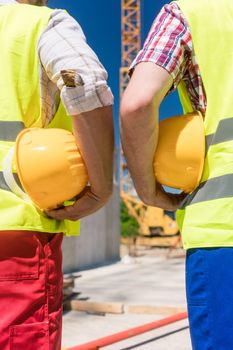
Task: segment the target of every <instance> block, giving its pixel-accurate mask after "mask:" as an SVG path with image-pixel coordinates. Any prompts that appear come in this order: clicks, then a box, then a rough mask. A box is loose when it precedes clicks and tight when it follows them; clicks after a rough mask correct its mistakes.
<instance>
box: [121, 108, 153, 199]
mask: <svg viewBox="0 0 233 350" xmlns="http://www.w3.org/2000/svg"><path fill="white" fill-rule="evenodd" d="M157 114H158V113H157V112H156V111H155V107H154V105H153V102H152V101H151V103H149V104H148V105H146V106H144V107H141V108H138V109H135V110H134V109H133V110H127V108H126V109H125V108H124V105H122V109H121V140H122V147H123V151H124V154H125V157H126V160H127V165H128V169H129V171H130V173H131V176H132V178H133V180H134V185H135V188H136V191H137V193H138V195H139V197H140V198H141V199H142V200H143V201H144V202H145V203H149V204H150V205H152V204H153V203H154V200H155V194H156V192H155V191H156V181H155V176H154V170H153V160H154V155H155V150H156V145H157V139H158V116H157Z"/></svg>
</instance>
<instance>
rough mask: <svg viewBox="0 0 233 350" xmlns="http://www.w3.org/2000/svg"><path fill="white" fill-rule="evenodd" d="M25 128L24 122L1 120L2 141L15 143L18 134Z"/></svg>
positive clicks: (0, 135) (0, 137)
mask: <svg viewBox="0 0 233 350" xmlns="http://www.w3.org/2000/svg"><path fill="white" fill-rule="evenodd" d="M24 128H25V126H24V124H23V123H22V122H9V121H3V120H0V140H2V141H15V139H16V137H17V135H18V133H19V132H20V131H22V130H23V129H24Z"/></svg>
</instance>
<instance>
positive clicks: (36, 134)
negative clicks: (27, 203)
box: [15, 128, 88, 210]
mask: <svg viewBox="0 0 233 350" xmlns="http://www.w3.org/2000/svg"><path fill="white" fill-rule="evenodd" d="M15 161H16V169H17V173H18V176H19V179H20V182H21V185H22V186H23V188H24V190H25V191H26V193H27V194H28V196H29V197H30V199H31V200H32V201H33V202H34V203H35V204H36V205H37V206H38V207H39V208H40V209H42V210H47V209H52V208H56V207H57V206H58V205H60V204H62V203H63V202H64V201H66V200H70V199H72V198H73V197H74V196H76V195H78V194H79V193H80V192H81V191H82V190H83V189H84V188H85V186H86V184H87V181H88V177H87V170H86V167H85V164H84V162H83V159H82V157H81V155H80V152H79V150H78V147H77V145H76V142H75V138H74V136H73V134H72V133H71V132H69V131H67V130H63V129H40V128H29V129H24V130H23V131H21V132H20V133H19V135H18V137H17V139H16V145H15Z"/></svg>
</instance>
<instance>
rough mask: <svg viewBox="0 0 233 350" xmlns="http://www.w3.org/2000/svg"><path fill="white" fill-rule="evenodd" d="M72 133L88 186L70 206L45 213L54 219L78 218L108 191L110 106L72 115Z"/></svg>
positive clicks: (111, 137) (110, 172) (102, 200)
mask: <svg viewBox="0 0 233 350" xmlns="http://www.w3.org/2000/svg"><path fill="white" fill-rule="evenodd" d="M71 118H72V126H73V133H74V136H75V138H76V142H77V145H78V147H79V149H80V152H81V154H82V157H83V159H84V161H85V164H86V167H87V172H88V179H89V183H90V186H88V187H87V188H86V189H85V190H84V192H83V193H82V194H81V196H79V197H78V199H77V201H76V202H75V204H74V205H72V206H69V207H66V208H63V209H58V210H53V211H50V212H49V213H48V215H50V216H52V217H53V218H55V219H58V220H63V219H70V220H78V219H80V218H82V217H84V216H87V215H89V214H92V213H94V212H95V211H96V210H98V209H99V208H101V207H102V206H103V205H104V204H105V203H106V202H107V200H108V199H109V197H110V196H111V193H112V183H113V151H114V129H113V116H112V107H111V106H107V107H101V108H97V109H94V110H92V111H89V112H85V113H82V114H80V115H77V116H72V117H71Z"/></svg>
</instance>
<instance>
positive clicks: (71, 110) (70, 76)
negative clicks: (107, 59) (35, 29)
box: [38, 10, 113, 120]
mask: <svg viewBox="0 0 233 350" xmlns="http://www.w3.org/2000/svg"><path fill="white" fill-rule="evenodd" d="M38 55H39V59H40V64H41V72H40V80H41V96H42V104H43V105H44V109H45V113H44V114H46V118H47V119H48V120H51V119H52V116H53V114H54V109H55V102H54V97H55V96H56V94H57V92H58V91H59V90H60V96H61V99H62V101H63V103H64V106H65V108H66V111H67V113H68V114H69V115H76V114H80V113H82V112H88V111H90V110H93V109H96V108H98V107H103V106H107V105H112V104H113V95H112V93H111V89H110V88H109V86H108V84H107V78H108V75H107V72H106V70H105V69H104V67H103V66H102V64H101V63H100V61H99V59H98V57H97V56H96V54H95V53H94V52H93V50H92V49H91V48H90V47H89V46H88V44H87V42H86V38H85V36H84V33H83V31H82V28H81V27H80V25H79V24H78V23H77V22H76V21H75V19H74V18H73V17H71V16H70V15H68V14H67V13H66V12H65V11H63V10H55V11H54V12H53V14H52V16H51V18H50V21H49V23H48V26H47V28H46V29H45V31H44V32H43V33H42V34H41V37H40V39H39V42H38Z"/></svg>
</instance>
